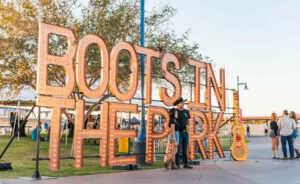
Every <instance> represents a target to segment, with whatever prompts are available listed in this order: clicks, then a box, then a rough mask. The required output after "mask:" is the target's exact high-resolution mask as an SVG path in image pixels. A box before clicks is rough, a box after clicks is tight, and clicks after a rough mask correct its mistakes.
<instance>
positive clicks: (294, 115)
mask: <svg viewBox="0 0 300 184" xmlns="http://www.w3.org/2000/svg"><path fill="white" fill-rule="evenodd" d="M289 117H290V118H291V119H293V120H294V121H295V123H296V128H295V129H294V131H293V148H294V150H295V152H296V155H297V156H296V158H300V153H299V150H298V149H297V148H296V146H295V141H296V139H297V137H298V136H299V129H298V119H297V115H296V113H295V112H294V111H291V112H290V115H289Z"/></svg>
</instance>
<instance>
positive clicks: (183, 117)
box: [170, 98, 193, 169]
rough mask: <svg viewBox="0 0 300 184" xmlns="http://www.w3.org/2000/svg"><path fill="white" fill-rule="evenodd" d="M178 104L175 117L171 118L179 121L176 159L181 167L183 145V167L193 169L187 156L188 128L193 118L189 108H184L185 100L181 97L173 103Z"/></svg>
mask: <svg viewBox="0 0 300 184" xmlns="http://www.w3.org/2000/svg"><path fill="white" fill-rule="evenodd" d="M173 105H174V106H177V108H176V110H175V112H174V117H170V119H175V121H177V123H178V129H177V130H178V132H179V143H178V151H177V153H176V157H175V161H176V165H177V167H178V168H180V164H179V160H180V150H181V147H182V159H183V164H184V166H183V168H187V169H192V168H193V167H191V166H190V165H189V164H188V157H187V149H188V144H189V133H188V130H187V126H188V124H189V119H190V118H191V116H190V112H189V111H188V110H187V109H184V100H183V99H182V98H179V99H178V100H176V101H175V102H174V104H173Z"/></svg>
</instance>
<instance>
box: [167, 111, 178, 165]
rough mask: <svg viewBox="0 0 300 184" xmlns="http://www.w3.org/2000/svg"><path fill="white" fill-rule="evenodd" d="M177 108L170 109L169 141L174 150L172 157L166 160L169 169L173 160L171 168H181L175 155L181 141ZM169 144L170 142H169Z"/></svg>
mask: <svg viewBox="0 0 300 184" xmlns="http://www.w3.org/2000/svg"><path fill="white" fill-rule="evenodd" d="M176 111H177V110H176V109H171V110H170V121H169V127H170V135H169V141H170V143H171V145H172V152H171V158H169V159H168V160H166V161H165V168H166V169H169V164H170V163H171V162H172V167H171V169H179V168H178V167H177V166H176V164H175V155H176V153H177V147H178V142H179V132H178V130H177V129H178V126H179V125H178V122H177V119H176V118H175V114H176V113H177V112H176ZM168 145H169V144H168ZM168 149H169V148H168V147H167V149H166V153H167V152H168Z"/></svg>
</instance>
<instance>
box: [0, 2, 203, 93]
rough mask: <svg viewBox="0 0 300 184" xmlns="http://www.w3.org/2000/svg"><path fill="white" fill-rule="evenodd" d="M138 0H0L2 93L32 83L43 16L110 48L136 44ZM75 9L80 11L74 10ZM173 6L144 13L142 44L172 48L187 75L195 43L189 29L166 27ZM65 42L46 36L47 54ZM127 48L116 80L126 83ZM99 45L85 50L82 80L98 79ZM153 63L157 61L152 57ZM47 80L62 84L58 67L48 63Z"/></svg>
mask: <svg viewBox="0 0 300 184" xmlns="http://www.w3.org/2000/svg"><path fill="white" fill-rule="evenodd" d="M139 3H140V1H139V0H122V1H120V0H89V2H88V3H87V5H80V4H79V3H78V1H77V0H0V48H1V49H0V89H1V90H2V94H5V96H6V97H14V96H16V95H18V94H19V93H20V92H21V91H22V90H23V89H28V88H31V89H33V90H35V88H36V67H37V66H36V63H37V44H38V22H39V21H44V22H47V23H52V24H55V25H59V26H64V27H69V28H71V29H73V30H74V31H75V33H76V36H77V38H78V40H80V39H81V38H82V37H83V36H85V35H87V34H90V33H94V34H97V35H99V36H101V37H103V38H104V40H105V41H106V42H107V45H108V46H109V48H110V49H111V48H112V47H113V46H114V45H115V44H116V43H118V42H120V41H128V42H130V43H132V44H133V45H139V40H140V22H139V21H140V9H139V8H140V7H139ZM78 11H80V12H81V13H78ZM175 14H176V10H175V9H174V8H172V7H171V6H170V5H166V6H164V7H162V8H160V9H158V8H154V9H153V10H151V11H150V12H147V14H146V20H145V22H146V33H145V39H146V46H147V47H150V48H153V49H161V50H162V52H163V53H164V52H173V53H176V54H177V55H178V56H179V57H181V59H182V64H183V72H180V74H179V75H180V77H181V78H185V79H186V80H188V79H191V77H192V76H191V75H190V74H189V73H190V72H187V71H190V70H191V68H190V67H188V66H187V65H186V63H187V62H186V59H187V58H195V59H201V54H200V53H199V51H198V44H189V31H187V32H185V33H184V34H182V35H181V36H177V35H176V34H175V31H174V30H173V29H172V28H171V26H170V24H171V18H172V17H173V16H174V15H175ZM66 47H67V43H66V40H65V38H64V37H59V36H51V37H50V46H49V50H50V53H51V54H55V55H63V54H64V52H65V51H66ZM128 59H129V58H128V53H126V52H124V53H122V54H121V57H120V59H119V63H120V66H119V68H120V72H119V80H120V81H119V82H120V84H121V85H123V86H126V83H127V82H128V80H127V79H128V76H129V71H130V68H129V67H130V65H129V62H128ZM100 60H101V58H100V55H99V49H98V48H97V47H96V46H95V45H91V46H90V47H89V50H88V55H87V66H88V67H87V80H88V84H89V85H90V86H93V85H95V84H97V81H99V78H100V77H101V76H100V73H99V69H100V67H101V65H100V62H99V61H100ZM157 62H158V61H157ZM159 66H160V65H157V64H156V65H154V68H153V69H154V71H153V73H154V75H160V73H161V71H160V67H159ZM49 81H50V82H51V83H52V84H53V85H58V86H62V85H64V83H65V76H64V72H63V70H62V69H61V67H57V66H51V67H50V68H49Z"/></svg>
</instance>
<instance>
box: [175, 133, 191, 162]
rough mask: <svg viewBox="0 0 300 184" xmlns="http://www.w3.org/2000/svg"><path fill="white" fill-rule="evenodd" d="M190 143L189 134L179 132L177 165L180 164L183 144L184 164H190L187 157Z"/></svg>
mask: <svg viewBox="0 0 300 184" xmlns="http://www.w3.org/2000/svg"><path fill="white" fill-rule="evenodd" d="M188 145H189V134H188V133H186V132H179V142H178V151H177V153H176V156H175V159H176V165H179V160H180V148H181V146H182V159H183V164H184V165H187V164H188V158H187V148H188Z"/></svg>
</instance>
